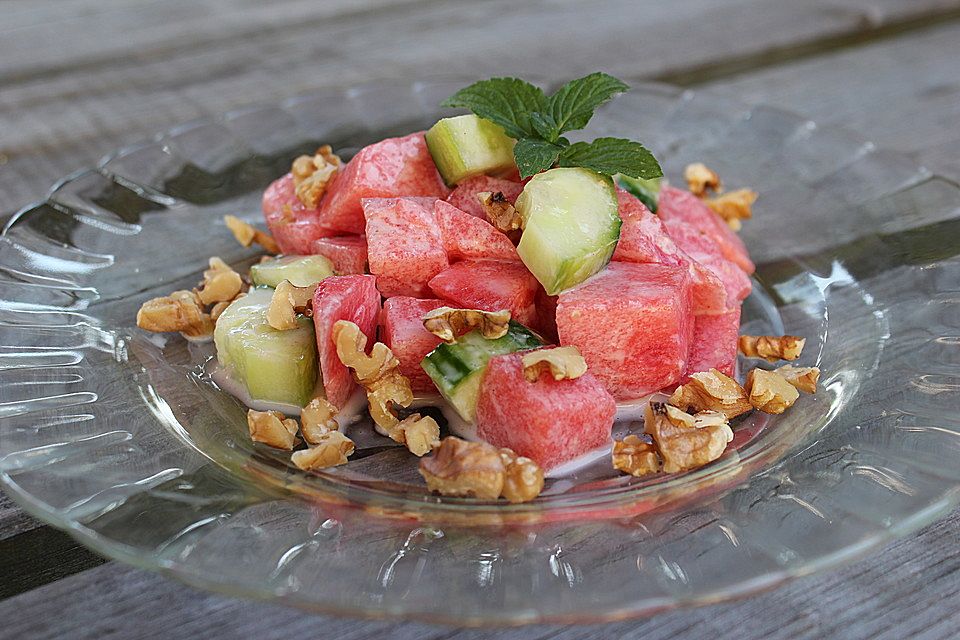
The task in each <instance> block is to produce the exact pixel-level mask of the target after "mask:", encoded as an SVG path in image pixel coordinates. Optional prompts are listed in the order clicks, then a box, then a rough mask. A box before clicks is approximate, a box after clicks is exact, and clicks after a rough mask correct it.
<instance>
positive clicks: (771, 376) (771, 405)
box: [745, 369, 800, 413]
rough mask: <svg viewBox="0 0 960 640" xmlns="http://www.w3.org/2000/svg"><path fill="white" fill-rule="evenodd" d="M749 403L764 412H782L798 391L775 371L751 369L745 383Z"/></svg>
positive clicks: (795, 397)
mask: <svg viewBox="0 0 960 640" xmlns="http://www.w3.org/2000/svg"><path fill="white" fill-rule="evenodd" d="M745 387H746V390H747V393H749V394H750V404H752V405H753V406H754V408H755V409H758V410H760V411H763V412H764V413H783V412H784V411H786V410H787V409H789V408H790V407H792V406H793V403H794V402H796V401H797V398H799V397H800V392H799V391H797V389H796V388H795V387H794V386H793V385H792V384H790V383H789V382H787V380H786V378H784V377H783V376H781V375H780V374H779V373H777V372H775V371H767V370H766V369H753V370H752V371H750V373H748V374H747V383H746V385H745Z"/></svg>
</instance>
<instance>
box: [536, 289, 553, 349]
mask: <svg viewBox="0 0 960 640" xmlns="http://www.w3.org/2000/svg"><path fill="white" fill-rule="evenodd" d="M534 304H536V306H537V321H536V324H534V326H533V328H534V329H535V330H536V331H537V332H539V333H540V335H542V336H543V337H544V338H547V339H548V340H551V341H553V342H557V341H558V337H557V296H551V295H549V294H547V291H546V289H544V288H543V287H542V286H541V287H540V288H539V289H537V297H536V300H535V302H534Z"/></svg>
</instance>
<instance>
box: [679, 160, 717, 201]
mask: <svg viewBox="0 0 960 640" xmlns="http://www.w3.org/2000/svg"><path fill="white" fill-rule="evenodd" d="M683 179H684V180H686V181H687V188H688V189H689V190H690V193H692V194H693V195H695V196H697V197H698V198H702V197H703V196H704V195H705V194H706V193H707V191H720V190H722V189H723V183H722V182H720V176H718V175H717V172H716V171H714V170H713V169H711V168H710V167H708V166H707V165H705V164H703V163H702V162H694V163H693V164H688V165H687V166H686V167H685V168H684V170H683Z"/></svg>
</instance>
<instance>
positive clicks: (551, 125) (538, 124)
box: [530, 111, 560, 142]
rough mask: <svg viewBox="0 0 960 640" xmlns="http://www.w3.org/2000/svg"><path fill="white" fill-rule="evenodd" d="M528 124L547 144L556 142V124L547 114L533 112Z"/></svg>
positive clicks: (557, 132)
mask: <svg viewBox="0 0 960 640" xmlns="http://www.w3.org/2000/svg"><path fill="white" fill-rule="evenodd" d="M530 124H532V125H533V130H534V131H536V132H537V134H538V135H539V136H540V137H541V138H543V139H544V140H546V141H547V142H556V141H557V136H559V135H560V131H559V127H557V123H556V122H554V121H553V116H551V115H550V114H549V113H541V112H539V111H534V112H533V113H531V114H530Z"/></svg>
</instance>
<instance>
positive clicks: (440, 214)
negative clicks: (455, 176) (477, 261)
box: [434, 200, 520, 261]
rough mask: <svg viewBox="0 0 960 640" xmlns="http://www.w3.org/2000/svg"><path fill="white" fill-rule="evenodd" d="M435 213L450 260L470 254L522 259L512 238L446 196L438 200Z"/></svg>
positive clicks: (498, 258) (469, 255)
mask: <svg viewBox="0 0 960 640" xmlns="http://www.w3.org/2000/svg"><path fill="white" fill-rule="evenodd" d="M434 213H435V214H436V216H437V224H438V225H439V227H440V236H441V237H442V238H443V245H444V247H445V248H446V250H447V258H448V259H450V260H451V261H453V260H464V259H469V258H487V259H490V260H519V259H520V256H519V255H517V248H516V247H514V246H513V243H512V242H510V238H508V237H507V236H506V235H505V234H503V233H502V232H500V231H498V230H497V229H496V227H494V226H493V225H492V224H490V223H489V222H487V221H486V220H481V219H479V218H476V217H474V216H472V215H470V214H469V213H466V212H464V211H461V210H460V209H457V208H456V207H455V206H453V205H452V204H450V203H448V202H444V201H443V200H437V201H436V204H435V205H434Z"/></svg>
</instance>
